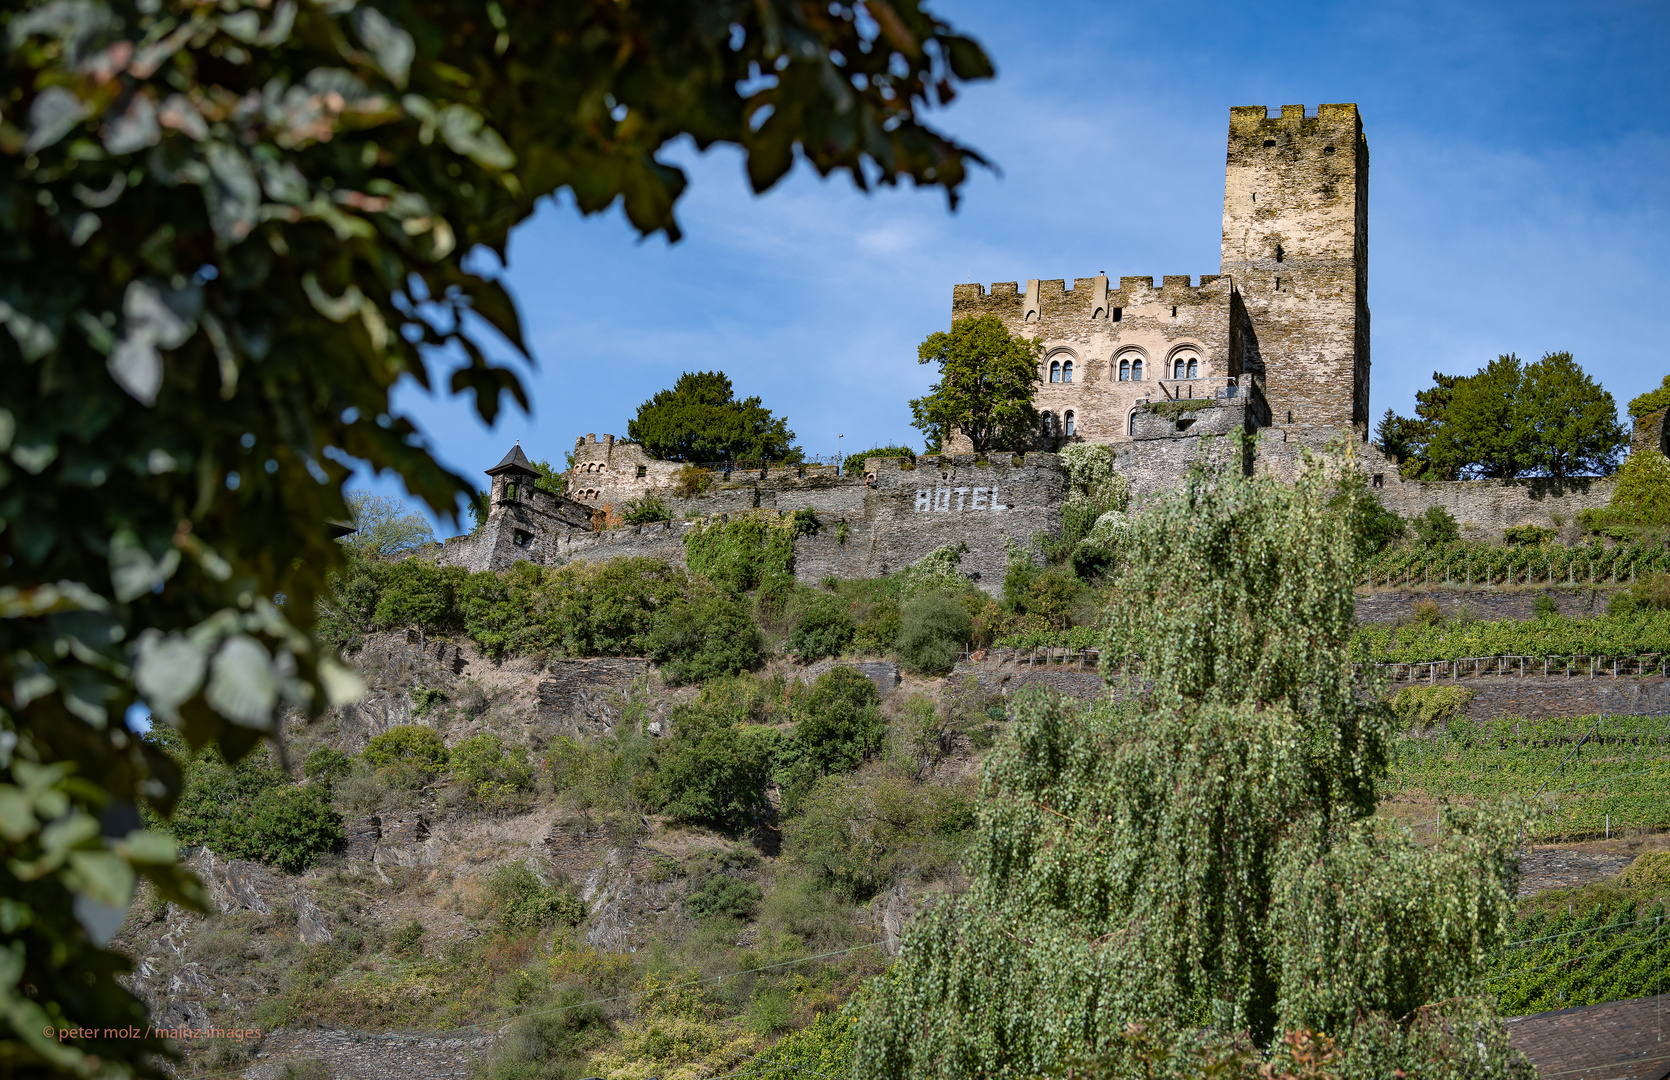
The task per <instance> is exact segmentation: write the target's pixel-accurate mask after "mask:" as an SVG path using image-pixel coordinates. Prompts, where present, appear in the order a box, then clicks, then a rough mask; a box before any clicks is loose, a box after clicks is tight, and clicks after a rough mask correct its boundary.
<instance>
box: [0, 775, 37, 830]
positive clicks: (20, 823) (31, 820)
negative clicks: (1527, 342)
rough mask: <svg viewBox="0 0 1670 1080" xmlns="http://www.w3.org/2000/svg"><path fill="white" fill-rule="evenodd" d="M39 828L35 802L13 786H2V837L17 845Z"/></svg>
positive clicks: (0, 811) (0, 809)
mask: <svg viewBox="0 0 1670 1080" xmlns="http://www.w3.org/2000/svg"><path fill="white" fill-rule="evenodd" d="M38 827H39V824H38V823H37V822H36V820H35V806H34V801H33V800H32V799H30V798H29V796H28V795H26V794H25V793H23V792H22V791H20V790H18V789H17V788H15V787H13V786H12V785H10V784H0V836H4V837H5V838H6V839H7V840H10V841H12V842H13V843H17V842H18V841H20V840H22V839H23V838H24V837H26V836H29V835H31V834H32V833H33V832H34V831H35V830H36V829H37V828H38Z"/></svg>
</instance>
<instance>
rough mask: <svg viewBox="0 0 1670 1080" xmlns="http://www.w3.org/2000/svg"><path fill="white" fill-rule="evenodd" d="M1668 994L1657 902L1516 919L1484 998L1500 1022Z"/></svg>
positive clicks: (1668, 959) (1669, 936)
mask: <svg viewBox="0 0 1670 1080" xmlns="http://www.w3.org/2000/svg"><path fill="white" fill-rule="evenodd" d="M1667 989H1670V919H1666V918H1665V910H1664V902H1663V901H1662V900H1660V901H1657V902H1655V903H1654V904H1652V905H1651V906H1649V907H1646V908H1645V909H1638V908H1637V906H1636V905H1635V904H1634V903H1633V902H1624V903H1620V904H1595V905H1593V906H1592V907H1590V908H1589V909H1588V910H1587V911H1584V910H1582V909H1578V910H1575V911H1573V912H1570V913H1565V912H1562V913H1560V914H1558V915H1549V914H1547V913H1546V912H1536V913H1533V914H1531V915H1529V916H1527V917H1524V918H1521V919H1519V920H1518V922H1517V923H1516V925H1515V926H1514V930H1513V937H1512V940H1511V942H1510V944H1509V946H1508V947H1507V948H1506V949H1504V950H1503V952H1502V954H1501V956H1500V957H1499V958H1498V960H1497V962H1496V967H1495V972H1494V975H1493V977H1492V978H1491V980H1490V991H1491V993H1493V994H1495V995H1496V1000H1497V1005H1498V1007H1499V1008H1500V1009H1501V1011H1502V1013H1503V1015H1505V1016H1524V1015H1526V1014H1527V1013H1534V1012H1545V1011H1548V1010H1551V1009H1569V1008H1572V1007H1574V1006H1578V1005H1595V1004H1599V1003H1600V1002H1603V1001H1621V1000H1624V999H1626V998H1633V997H1641V996H1643V995H1650V994H1659V993H1663V992H1664V991H1665V990H1667Z"/></svg>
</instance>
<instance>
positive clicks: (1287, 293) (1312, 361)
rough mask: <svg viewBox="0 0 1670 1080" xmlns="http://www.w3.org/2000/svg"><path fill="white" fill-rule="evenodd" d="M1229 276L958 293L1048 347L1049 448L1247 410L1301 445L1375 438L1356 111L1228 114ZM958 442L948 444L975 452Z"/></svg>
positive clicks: (958, 308)
mask: <svg viewBox="0 0 1670 1080" xmlns="http://www.w3.org/2000/svg"><path fill="white" fill-rule="evenodd" d="M1219 270H1220V272H1219V273H1217V274H1203V275H1201V276H1200V277H1199V278H1197V279H1191V277H1190V276H1189V275H1186V274H1178V275H1166V276H1165V277H1164V278H1163V279H1161V284H1160V285H1159V286H1158V287H1156V286H1155V284H1154V279H1153V278H1152V277H1117V278H1116V277H1110V276H1107V275H1103V274H1098V275H1097V276H1095V277H1085V278H1078V279H1076V280H1074V281H1073V282H1072V283H1071V284H1070V285H1069V284H1068V283H1067V282H1066V281H1064V280H1062V279H1060V278H1057V279H1054V280H1040V279H1033V280H1030V281H1028V282H1027V283H1026V288H1025V289H1024V290H1022V289H1021V288H1020V287H1019V284H1018V283H1017V282H1000V283H998V284H995V285H993V286H992V287H991V290H990V291H989V292H988V291H987V290H986V288H985V287H984V286H981V285H957V286H955V287H953V289H952V296H951V318H952V320H953V321H955V320H957V319H961V318H966V317H969V316H973V315H985V314H992V315H996V316H998V317H999V318H1001V319H1002V320H1003V321H1004V323H1005V324H1007V325H1008V327H1009V329H1010V330H1011V331H1012V332H1014V333H1017V334H1021V335H1024V336H1027V337H1031V338H1035V339H1040V340H1042V341H1043V343H1044V356H1043V359H1042V360H1041V362H1040V369H1039V379H1040V384H1039V386H1038V389H1037V392H1036V394H1035V395H1034V403H1035V405H1036V406H1037V407H1038V409H1039V410H1040V411H1041V413H1042V414H1043V417H1042V419H1043V430H1042V431H1041V432H1040V436H1039V440H1038V443H1037V444H1036V448H1038V449H1053V448H1055V447H1058V446H1060V445H1062V444H1064V443H1066V442H1078V441H1089V442H1099V443H1109V444H1117V443H1123V442H1129V441H1132V440H1134V439H1137V438H1139V437H1141V435H1142V430H1141V429H1142V427H1143V425H1142V423H1140V422H1139V412H1140V410H1139V406H1141V405H1143V404H1144V403H1148V402H1157V401H1167V400H1181V399H1198V398H1209V399H1216V400H1220V401H1224V402H1226V403H1228V402H1234V403H1235V404H1236V405H1237V407H1239V408H1241V409H1242V410H1243V411H1244V414H1245V417H1246V423H1247V426H1249V427H1255V428H1262V427H1276V428H1281V429H1284V430H1285V431H1286V432H1288V433H1289V434H1290V437H1291V441H1312V440H1314V439H1321V438H1332V437H1335V436H1337V435H1338V433H1339V431H1340V430H1341V429H1344V428H1349V429H1353V430H1354V431H1355V433H1356V434H1357V436H1358V437H1359V438H1367V434H1368V391H1369V321H1368V301H1367V291H1368V144H1367V143H1366V142H1365V141H1364V139H1363V132H1362V123H1361V120H1360V119H1359V117H1358V115H1357V107H1356V106H1355V105H1323V106H1320V107H1319V108H1318V109H1317V110H1316V113H1315V115H1312V116H1306V115H1305V107H1304V106H1302V105H1286V106H1283V107H1282V110H1281V115H1279V116H1270V115H1268V111H1267V110H1266V109H1265V108H1264V107H1263V106H1251V107H1241V108H1234V109H1231V110H1230V123H1229V152H1228V158H1227V166H1226V172H1225V182H1224V213H1223V249H1222V264H1221V266H1220V268H1219ZM970 448H971V447H970V445H969V443H968V441H967V439H966V437H964V436H962V435H960V434H958V435H956V436H955V437H954V438H953V440H952V445H951V447H950V449H953V450H967V449H970Z"/></svg>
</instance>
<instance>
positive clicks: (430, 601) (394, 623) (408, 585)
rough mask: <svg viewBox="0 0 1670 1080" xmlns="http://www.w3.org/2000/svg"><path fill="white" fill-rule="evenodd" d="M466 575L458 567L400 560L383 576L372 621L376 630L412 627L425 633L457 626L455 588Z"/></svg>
mask: <svg viewBox="0 0 1670 1080" xmlns="http://www.w3.org/2000/svg"><path fill="white" fill-rule="evenodd" d="M469 577H470V573H469V571H467V570H465V569H464V568H463V567H460V566H441V565H439V564H437V563H433V562H430V561H429V560H427V559H404V560H402V561H400V562H397V563H395V564H394V565H392V566H390V567H389V568H388V572H387V573H386V574H385V575H383V579H382V591H381V593H380V594H379V595H378V597H377V606H376V609H375V610H374V612H373V622H374V623H375V625H376V627H377V629H379V630H399V629H402V628H404V627H408V626H416V627H419V628H421V629H423V630H424V631H426V632H428V633H432V634H438V633H445V632H447V631H449V630H456V629H458V627H459V619H458V597H457V594H458V588H459V586H461V585H462V584H463V583H464V582H465V581H466V580H468V579H469Z"/></svg>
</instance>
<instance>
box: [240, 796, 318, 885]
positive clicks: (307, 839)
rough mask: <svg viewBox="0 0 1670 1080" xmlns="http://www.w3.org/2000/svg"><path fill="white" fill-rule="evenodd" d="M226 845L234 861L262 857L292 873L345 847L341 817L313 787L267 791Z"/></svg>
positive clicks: (251, 806)
mask: <svg viewBox="0 0 1670 1080" xmlns="http://www.w3.org/2000/svg"><path fill="white" fill-rule="evenodd" d="M236 835H237V836H238V841H237V842H236V843H234V844H230V845H227V847H226V849H225V853H226V854H227V855H228V856H230V857H232V858H241V859H259V860H261V861H262V862H264V863H269V864H271V865H273V866H276V867H279V868H280V869H282V870H285V871H287V872H289V873H292V874H297V873H300V872H301V871H303V870H305V869H307V868H308V867H309V866H312V865H313V863H314V861H315V860H316V859H318V858H319V856H321V855H325V854H328V853H329V852H332V851H335V850H336V849H337V848H339V847H341V846H342V842H343V839H344V836H343V832H342V815H340V814H338V813H337V812H336V808H335V807H334V806H332V805H331V804H330V796H329V794H327V793H326V791H325V790H324V789H323V788H322V787H318V786H315V785H313V784H306V785H297V784H284V785H281V786H278V787H271V788H268V789H267V790H266V791H263V792H262V793H261V794H260V795H258V796H256V798H255V800H254V801H253V802H252V803H251V804H250V810H249V817H248V821H247V824H246V825H245V826H244V827H243V828H242V829H238V830H236Z"/></svg>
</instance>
